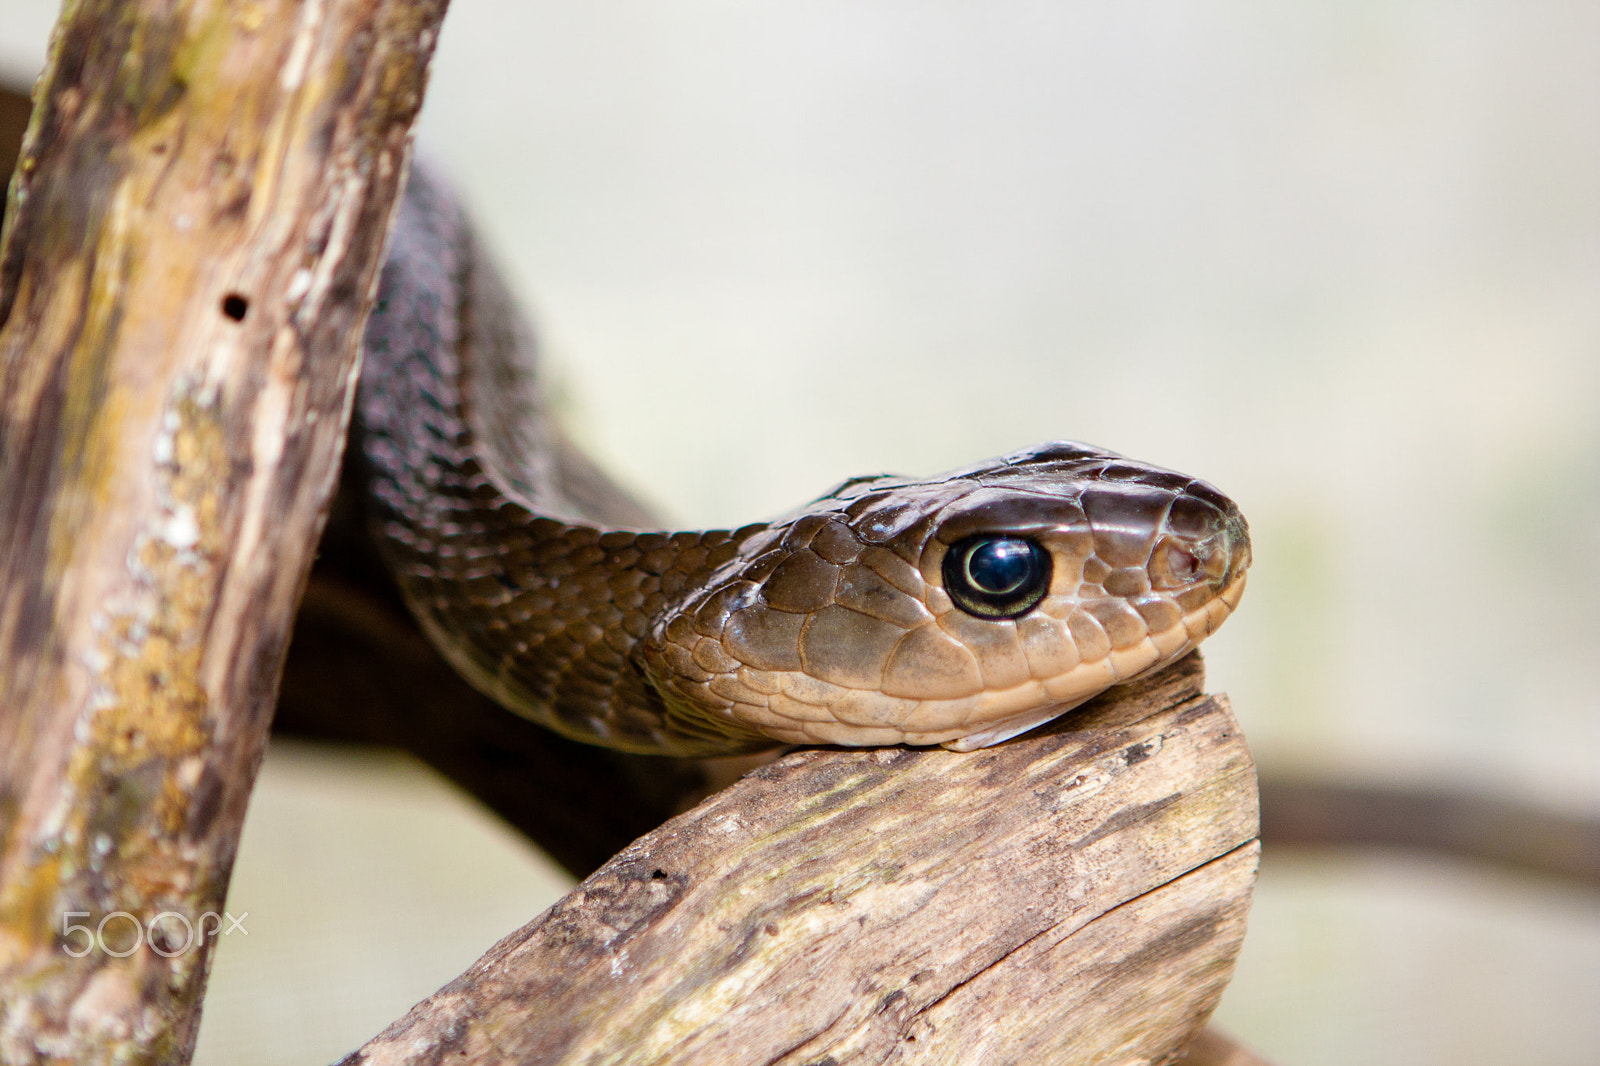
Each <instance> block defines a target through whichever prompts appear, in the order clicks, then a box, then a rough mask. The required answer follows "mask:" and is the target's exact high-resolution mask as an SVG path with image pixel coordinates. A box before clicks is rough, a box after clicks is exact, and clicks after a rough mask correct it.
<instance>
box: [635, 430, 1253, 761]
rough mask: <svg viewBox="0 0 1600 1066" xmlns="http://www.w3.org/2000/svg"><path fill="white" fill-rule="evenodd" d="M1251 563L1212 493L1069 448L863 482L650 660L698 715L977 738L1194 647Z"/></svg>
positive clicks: (754, 548)
mask: <svg viewBox="0 0 1600 1066" xmlns="http://www.w3.org/2000/svg"><path fill="white" fill-rule="evenodd" d="M996 544H1000V545H1003V547H1002V549H1001V550H999V551H996V550H994V549H993V548H992V547H988V546H992V545H996ZM1013 546H1019V547H1015V548H1014V549H1013ZM986 547H988V550H986ZM1029 549H1031V551H1030V550H1029ZM958 555H959V556H960V557H961V558H960V562H959V565H956V563H957V559H956V556H958ZM974 558H977V559H978V560H979V562H980V564H981V563H983V562H985V561H988V562H990V563H993V562H994V560H996V559H998V569H996V568H995V567H994V566H991V568H990V569H991V571H993V572H994V573H997V574H998V575H999V576H1000V577H1001V579H1002V580H1010V579H1013V578H1015V579H1016V584H1017V587H1016V588H1015V589H1011V590H1006V591H1007V592H1008V593H1010V594H1012V595H1014V596H1016V597H1018V598H1016V599H1015V601H1014V602H1013V603H1012V604H1011V605H1010V606H1011V607H1013V608H1017V607H1021V608H1025V609H1022V610H1007V605H1006V604H1005V603H1001V604H999V605H998V606H996V605H995V604H994V602H993V601H994V597H993V596H986V595H985V590H984V589H982V588H978V589H974V588H972V587H971V586H972V581H973V571H972V566H973V559H974ZM1012 558H1022V559H1023V560H1024V562H1023V563H1021V564H1018V565H1011V560H1012ZM1249 562H1250V548H1249V538H1248V534H1247V532H1246V529H1245V524H1244V520H1243V518H1242V517H1241V516H1240V514H1239V511H1238V508H1237V507H1235V506H1234V504H1233V503H1232V502H1231V501H1229V500H1228V499H1227V498H1226V497H1225V496H1223V495H1222V494H1221V493H1220V492H1218V491H1217V490H1216V489H1214V488H1212V487H1211V486H1210V485H1208V484H1206V483H1205V482H1203V481H1198V480H1196V479H1194V478H1189V477H1185V476H1184V475H1181V474H1175V473H1172V472H1171V471H1167V470H1162V469H1160V468H1158V467H1152V466H1148V465H1145V464H1142V463H1135V462H1131V461H1129V460H1127V459H1124V458H1122V457H1120V456H1117V455H1115V454H1114V453H1111V452H1107V451H1104V450H1101V449H1098V448H1092V447H1089V446H1086V445H1081V444H1075V443H1066V442H1062V443H1053V444H1047V445H1042V446H1040V447H1037V448H1032V449H1029V450H1026V451H1022V452H1018V453H1015V454H1013V455H1009V456H1006V457H1004V458H1002V459H998V460H995V461H993V462H991V463H988V464H984V465H981V466H976V467H971V468H968V469H965V470H958V471H954V472H952V473H950V474H945V475H942V476H940V477H937V478H931V479H927V480H913V479H907V478H890V477H884V478H870V479H857V480H855V481H852V482H847V483H846V484H845V485H844V486H842V487H841V488H840V489H839V490H836V491H835V492H834V493H832V494H830V495H829V496H826V497H824V498H822V499H821V500H818V501H817V502H816V503H814V504H812V505H811V506H809V507H807V508H805V509H804V510H803V511H801V512H799V513H798V514H797V515H795V516H791V517H789V518H787V519H785V520H784V521H782V522H780V523H774V524H773V525H772V526H771V528H768V529H766V530H763V531H761V532H759V533H757V534H755V535H753V536H751V537H749V538H748V539H746V540H744V541H743V542H742V543H741V544H740V546H739V551H738V555H737V557H736V558H734V559H732V560H730V561H728V562H727V563H725V564H724V565H723V566H721V567H720V568H718V569H717V570H716V571H715V572H714V573H710V574H708V575H706V578H705V579H704V581H703V582H700V583H698V584H697V587H696V588H694V589H693V590H692V591H691V592H690V593H688V594H687V595H685V596H683V597H681V598H680V599H679V600H678V601H677V602H676V603H674V604H673V605H672V606H673V609H672V610H670V611H668V612H666V613H665V614H664V615H663V617H662V618H661V619H659V620H658V621H657V622H656V623H655V624H654V625H653V626H652V628H651V630H650V632H649V634H648V636H647V637H646V639H645V640H644V641H643V643H642V644H641V653H642V657H643V661H644V663H645V665H646V669H647V672H648V673H649V675H650V677H651V679H652V681H654V682H655V684H656V686H657V687H658V689H660V690H661V691H662V692H663V693H664V694H666V698H667V702H668V704H669V705H671V706H674V708H675V709H677V710H679V711H680V713H685V714H687V713H692V712H691V710H690V709H691V708H707V707H710V708H715V709H716V712H717V713H719V714H722V715H725V716H727V717H728V718H730V719H733V720H738V721H743V722H748V723H753V724H755V725H756V726H757V727H758V728H759V729H760V730H761V731H762V732H764V733H765V734H767V735H769V736H774V737H778V738H780V739H783V740H788V741H792V742H796V743H828V744H851V745H858V744H894V743H910V744H946V745H948V746H951V747H957V748H963V749H965V748H968V747H976V746H982V745H983V744H986V743H994V742H996V741H998V740H1003V739H1005V738H1006V737H1008V736H1013V735H1015V734H1016V733H1018V732H1021V731H1023V730H1026V729H1029V728H1032V727H1033V726H1035V725H1038V724H1039V723H1040V722H1043V721H1047V720H1048V719H1050V718H1053V717H1055V716H1056V715H1059V714H1060V713H1062V712H1063V711H1064V710H1066V709H1068V708H1070V707H1072V706H1075V705H1076V704H1078V703H1081V702H1082V701H1083V700H1085V699H1088V698H1089V697H1090V696H1093V695H1095V694H1096V693H1098V692H1100V691H1102V690H1103V689H1105V688H1106V687H1107V686H1109V685H1112V684H1115V683H1117V682H1120V681H1126V680H1129V679H1130V678H1133V677H1135V676H1137V675H1139V674H1141V673H1143V672H1145V671H1147V670H1149V669H1151V668H1153V667H1155V666H1158V665H1161V664H1163V663H1167V662H1170V661H1172V660H1173V659H1175V658H1176V657H1178V656H1179V655H1181V654H1183V653H1184V652H1186V651H1187V650H1188V649H1189V648H1191V647H1193V646H1194V645H1195V644H1196V643H1198V642H1199V641H1200V640H1201V639H1203V638H1204V637H1205V636H1206V635H1208V634H1209V633H1210V632H1212V631H1213V630H1214V629H1215V628H1216V627H1217V626H1218V625H1219V624H1220V623H1221V621H1222V620H1223V618H1225V617H1226V616H1227V615H1228V613H1229V612H1230V611H1231V610H1232V609H1233V606H1234V605H1235V604H1236V603H1237V602H1238V599H1239V596H1240V594H1241V593H1242V591H1243V582H1244V572H1245V569H1246V567H1248V565H1249ZM982 576H983V574H982V572H981V569H980V573H979V577H980V578H981V577H982ZM952 580H955V581H956V582H957V583H958V584H957V587H955V588H951V587H949V586H950V582H951V581H952ZM1030 582H1032V583H1033V584H1034V585H1035V586H1036V588H1035V589H1034V590H1032V594H1031V595H1030V590H1029V589H1028V588H1027V585H1028V583H1030ZM974 593H976V594H977V595H974ZM985 601H987V602H985ZM680 705H681V706H680ZM702 713H703V712H702Z"/></svg>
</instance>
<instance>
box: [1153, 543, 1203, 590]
mask: <svg viewBox="0 0 1600 1066" xmlns="http://www.w3.org/2000/svg"><path fill="white" fill-rule="evenodd" d="M1162 562H1164V563H1165V564H1166V571H1167V576H1168V578H1170V580H1171V581H1172V583H1173V584H1176V585H1187V584H1188V583H1189V582H1191V581H1193V580H1194V579H1195V578H1196V577H1198V576H1199V575H1200V559H1199V558H1198V557H1197V556H1196V555H1195V554H1194V553H1193V552H1191V551H1189V550H1188V549H1186V548H1181V547H1179V546H1178V545H1176V544H1168V545H1167V546H1166V550H1165V551H1164V553H1163V559H1162Z"/></svg>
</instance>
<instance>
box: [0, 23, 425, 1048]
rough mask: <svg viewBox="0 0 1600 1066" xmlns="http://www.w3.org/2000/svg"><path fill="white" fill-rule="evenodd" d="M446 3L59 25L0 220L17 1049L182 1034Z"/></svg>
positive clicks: (1, 951) (1, 511)
mask: <svg viewBox="0 0 1600 1066" xmlns="http://www.w3.org/2000/svg"><path fill="white" fill-rule="evenodd" d="M444 6H445V4H444V0H254V2H251V3H224V2H221V0H190V2H181V0H82V2H77V3H71V4H68V5H67V6H66V8H65V11H64V13H63V16H62V21H61V22H60V23H59V25H58V26H57V28H56V31H55V35H54V37H53V38H52V41H51V46H50V53H49V61H48V65H47V67H46V70H45V72H44V74H43V76H42V78H41V80H40V82H39V85H38V88H37V91H36V96H35V101H34V104H35V106H34V111H33V116H32V120H31V124H30V127H29V132H28V135H27V138H26V140H25V143H24V145H23V149H22V154H21V160H20V163H19V165H18V171H17V176H16V179H15V181H14V183H13V184H12V186H11V193H10V200H9V203H8V208H7V212H6V227H7V228H6V233H5V236H4V239H3V243H0V446H3V451H0V708H3V712H0V1062H3V1063H8V1064H9V1063H35V1062H112V1061H115V1062H152V1063H157V1062H159V1063H170V1062H182V1061H186V1060H187V1058H188V1056H189V1053H190V1050H191V1048H192V1046H193V1041H194V1036H195V1032H196V1026H197V1023H198V1017H199V1004H200V999H201V995H202V992H203V987H204V978H205V972H206V965H207V961H208V960H209V957H210V947H211V943H212V941H211V939H210V937H208V936H205V935H199V934H200V933H202V932H203V931H204V930H206V928H207V925H208V919H207V916H208V915H216V914H219V913H220V912H221V911H222V909H223V897H224V892H225V890H226V887H227V881H228V875H229V872H230V869H231V866H232V862H233V857H234V852H235V848H236V844H237V840H238V834H239V829H240V824H241V822H242V819H243V816H244V810H245V804H246V800H247V798H248V795H249V791H250V787H251V784H252V782H253V779H254V776H255V770H256V767H257V764H258V762H259V759H260V754H261V749H262V745H263V743H264V742H265V738H266V732H267V726H268V722H269V720H270V718H271V713H272V708H273V704H274V701H275V698H276V695H277V686H278V676H279V672H280V670H281V667H282V662H283V655H284V647H285V644H286V642H287V639H288V634H289V628H290V624H291V622H292V619H293V616H294V609H295V604H296V601H297V600H298V598H299V595H300V592H301V590H302V588H303V586H304V583H305V578H306V573H307V570H308V568H309V566H310V562H311V555H312V549H313V546H314V545H315V543H316V540H317V535H318V533H319V531H320V529H321V526H322V523H323V520H324V518H325V515H326V510H327V504H328V499H329V496H330V492H331V489H332V486H333V484H334V481H335V478H336V474H337V471H338V467H339V456H340V454H341V450H342V448H343V442H344V435H345V427H346V421H347V418H348V412H349V407H350V397H351V384H352V380H353V370H354V367H355V356H356V344H357V341H358V337H359V330H360V325H361V323H362V321H363V319H364V317H365V313H366V309H367V303H368V301H369V299H370V293H371V289H372V280H373V278H374V276H375V274H376V271H377V269H378V267H379V265H380V259H381V255H382V250H383V242H384V234H385V232H386V230H387V223H388V220H389V217H390V215H391V211H392V206H393V203H394V197H395V192H396V190H397V187H398V184H399V182H400V180H401V177H402V175H403V172H404V167H405V162H406V157H407V151H408V144H409V136H410V129H411V124H412V121H413V119H414V118H415V115H416V112H417V108H418V106H419V104H420V102H421V94H422V88H423V82H424V78H425V73H426V67H427V62H428V59H429V57H430V56H431V53H432V46H433V41H434V36H435V33H436V29H437V26H438V23H439V20H440V19H441V18H442V16H443V13H444ZM210 921H211V922H214V921H216V919H214V918H213V919H210ZM72 925H78V926H81V927H82V928H81V929H79V930H73V931H71V932H68V927H69V926H72ZM210 932H211V933H212V934H214V933H215V932H216V928H215V926H214V925H213V926H211V928H210Z"/></svg>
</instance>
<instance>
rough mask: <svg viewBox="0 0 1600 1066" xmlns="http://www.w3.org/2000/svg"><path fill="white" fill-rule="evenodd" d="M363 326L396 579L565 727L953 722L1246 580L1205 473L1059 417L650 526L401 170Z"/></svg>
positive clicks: (987, 729)
mask: <svg viewBox="0 0 1600 1066" xmlns="http://www.w3.org/2000/svg"><path fill="white" fill-rule="evenodd" d="M363 350H364V356H363V359H364V367H363V370H362V382H361V388H360V392H359V397H358V407H357V413H358V422H359V424H360V434H359V439H360V442H361V444H360V447H361V453H362V458H363V460H364V464H365V466H366V471H367V483H368V496H369V501H370V504H371V510H372V520H373V525H374V528H375V529H376V530H377V531H378V534H379V539H380V542H381V547H382V550H383V553H384V555H385V557H386V559H387V560H388V562H389V564H390V566H391V569H392V570H393V572H394V573H395V575H396V578H397V580H398V582H399V584H400V587H401V590H402V592H403V593H404V595H405V597H406V599H407V601H408V602H409V603H410V605H411V607H412V610H413V611H414V612H415V613H416V615H417V618H418V619H419V621H420V622H421V624H422V626H423V628H424V629H425V630H426V631H427V632H428V634H429V636H430V637H431V638H432V639H433V641H434V642H435V643H436V644H437V645H438V646H439V647H440V648H441V650H442V651H443V652H444V653H445V654H446V655H447V656H448V657H449V658H450V660H451V661H452V662H453V663H454V664H455V665H456V667H457V668H458V669H460V670H461V671H462V672H463V673H464V674H465V675H466V676H467V677H468V678H469V679H470V680H471V681H472V682H473V683H474V684H475V685H477V686H478V687H479V688H481V689H482V690H484V691H485V692H487V693H488V694H490V695H491V696H493V697H494V698H495V699H497V700H499V701H500V702H501V703H503V704H504V705H506V706H507V707H509V708H511V709H512V710H514V711H517V712H518V713H521V714H524V715H527V716H529V717H532V718H534V719H536V720H537V721H540V722H543V723H544V724H546V725H549V726H550V727H552V728H554V729H556V730H558V731H559V732H561V733H563V734H565V735H567V736H570V737H573V738H576V739H579V740H585V741H590V742H593V743H598V744H604V745H607V746H611V747H616V748H621V749H625V750H629V751H638V752H670V753H674V754H681V755H720V754H734V753H738V752H748V751H754V750H758V749H761V748H766V747H771V746H772V745H774V744H776V743H783V742H787V743H824V744H847V745H865V744H896V743H909V744H944V745H946V746H947V747H953V748H956V749H958V750H967V749H970V748H974V747H981V746H984V745H986V744H991V743H996V742H999V741H1001V740H1004V739H1006V738H1008V737H1011V736H1014V735H1016V734H1018V733H1020V732H1023V731H1025V730H1027V729H1030V728H1032V727H1033V726H1036V725H1038V724H1040V723H1042V722H1044V721H1047V720H1049V719H1051V718H1054V717H1056V716H1057V715H1059V714H1061V713H1063V712H1064V711H1066V710H1068V709H1070V708H1071V707H1073V706H1075V705H1077V704H1079V703H1081V702H1083V701H1084V700H1086V699H1088V698H1090V697H1091V696H1093V695H1095V694H1096V693H1098V692H1100V691H1102V690H1104V689H1105V688H1106V687H1108V686H1110V685H1113V684H1116V683H1118V682H1121V681H1126V680H1129V679H1130V678H1132V677H1134V676H1137V675H1138V674H1141V673H1144V672H1146V671H1148V670H1151V669H1153V668H1155V667H1158V666H1160V665H1163V664H1165V663H1167V662H1171V661H1172V660H1174V659H1176V658H1177V657H1179V656H1180V655H1182V654H1184V653H1186V652H1187V651H1188V650H1189V649H1190V648H1192V647H1193V646H1194V645H1195V644H1196V643H1198V642H1199V641H1200V640H1201V639H1203V638H1204V637H1205V636H1207V635H1208V634H1210V633H1211V632H1212V631H1213V630H1215V629H1216V627H1217V626H1218V625H1219V624H1221V622H1222V620H1223V619H1224V618H1226V617H1227V615H1228V614H1229V613H1230V612H1231V611H1232V609H1233V607H1234V606H1235V605H1236V604H1237V603H1238V600H1239V596H1240V595H1241V594H1242V592H1243V589H1244V575H1245V570H1246V568H1247V567H1248V566H1249V562H1250V543H1249V536H1248V532H1247V530H1246V526H1245V522H1244V519H1243V518H1242V517H1241V516H1240V514H1239V510H1238V508H1237V507H1236V506H1235V505H1234V504H1233V503H1232V502H1231V501H1230V500H1229V499H1228V498H1227V497H1225V496H1223V495H1222V494H1221V493H1220V492H1218V491H1217V490H1216V489H1215V488H1212V487H1211V486H1210V485H1208V484H1207V483H1205V482H1203V481H1199V480H1197V479H1194V478H1190V477H1187V476H1185V475H1182V474H1176V473H1173V472H1171V471H1168V470H1163V469H1161V468H1159V467H1154V466H1149V465H1146V464H1143V463H1137V462H1133V461H1131V460H1128V459H1125V458H1123V457H1121V456H1118V455H1116V454H1115V453H1112V452H1107V451H1103V450H1101V449H1098V448H1092V447H1089V446H1086V445H1081V444H1075V443H1069V442H1057V443H1051V444H1044V445H1040V446H1038V447H1035V448H1031V449H1027V450H1025V451H1021V452H1017V453H1014V454H1012V455H1008V456H1004V457H1002V458H1000V459H996V460H992V461H990V462H987V463H984V464H981V465H978V466H973V467H969V468H966V469H964V470H959V471H954V472H952V473H949V474H944V475H940V476H938V477H934V478H928V479H915V478H900V477H887V476H885V477H876V478H856V479H852V480H851V481H848V482H845V483H844V484H843V485H842V486H840V487H839V488H838V489H836V490H834V491H833V492H832V493H829V494H828V495H826V496H824V497H822V498H821V499H818V500H816V501H814V502H813V503H810V504H807V505H806V506H804V507H802V508H800V509H798V510H797V511H795V512H793V513H791V514H789V515H785V516H783V517H781V518H777V519H773V520H771V521H769V522H762V523H757V524H753V525H749V526H745V527H743V528H741V529H737V530H711V531H707V532H679V533H668V532H658V531H656V523H655V522H654V521H653V520H652V518H651V516H650V515H649V513H648V512H647V511H646V510H645V509H644V508H642V507H641V506H640V505H639V504H638V503H636V502H635V501H634V500H632V499H631V498H629V497H628V496H627V495H626V494H625V493H624V492H623V491H622V490H621V489H619V488H617V487H616V486H615V485H614V484H612V483H611V482H610V481H609V480H607V479H606V478H605V477H604V476H603V475H602V474H600V472H599V471H598V470H597V469H595V468H594V467H593V466H592V465H591V464H590V463H589V462H588V461H587V460H586V459H584V458H583V456H582V455H580V454H579V453H578V452H577V451H576V450H575V449H574V448H573V447H572V446H571V445H570V444H569V443H568V442H567V440H566V439H565V438H564V437H563V436H562V435H561V433H560V430H559V429H558V428H557V427H556V426H555V425H554V423H553V422H552V421H551V420H550V419H548V418H546V417H545V409H544V402H543V400H542V398H541V396H540V394H539V390H538V387H537V383H536V380H535V377H534V364H533V359H532V355H533V343H532V338H531V335H530V334H529V332H528V330H527V327H526V325H525V324H524V322H523V320H522V319H521V317H520V316H519V315H518V314H517V312H516V311H515V309H514V307H513V306H512V303H511V301H510V299H509V297H508V295H507V293H506V291H505V289H504V286H503V285H502V283H501V282H500V280H499V278H498V277H497V275H496V274H495V272H494V270H493V268H492V266H490V265H489V263H488V261H487V260H486V258H485V257H484V255H483V252H482V250H481V248H480V247H479V245H478V243H477V241H476V239H475V238H474V237H473V235H472V231H471V229H470V227H469V225H468V223H467V220H466V218H465V216H464V214H463V212H462V210H461V208H460V207H459V205H458V204H457V203H456V201H455V200H454V198H453V197H452V196H451V195H450V193H449V191H448V190H447V189H446V188H445V186H444V185H443V184H442V183H441V182H440V181H439V180H438V179H437V178H436V177H434V176H433V175H432V174H430V173H429V171H428V170H427V169H426V168H424V167H418V168H416V169H414V170H413V172H412V175H411V180H410V182H409V185H408V188H407V190H406V194H405V198H404V202H403V204H402V206H401V210H400V215H399V219H398V222H397V226H396V230H395V234H394V237H393V240H392V246H391V249H390V253H389V259H388V262H387V264H386V265H385V267H384V271H383V276H382V278H381V280H380V284H379V291H378V298H377V302H376V304H375V306H374V309H373V313H372V316H371V318H370V319H369V321H368V324H367V328H366V335H365V338H364V344H363ZM1017 575H1022V576H1021V577H1020V578H1019V577H1018V576H1017ZM1014 579H1015V580H1014ZM951 582H954V583H955V584H951ZM947 585H950V587H947Z"/></svg>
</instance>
